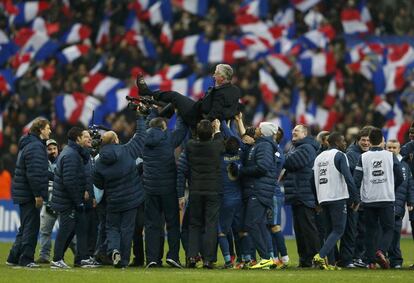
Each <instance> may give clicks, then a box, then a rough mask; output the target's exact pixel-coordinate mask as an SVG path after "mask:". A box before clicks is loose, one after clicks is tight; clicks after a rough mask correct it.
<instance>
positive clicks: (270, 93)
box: [259, 68, 279, 104]
mask: <svg viewBox="0 0 414 283" xmlns="http://www.w3.org/2000/svg"><path fill="white" fill-rule="evenodd" d="M259 87H260V90H261V92H262V97H263V100H264V102H265V103H266V104H270V103H272V102H273V101H274V99H275V97H276V95H277V94H278V93H279V87H278V85H277V84H276V82H275V80H274V79H273V77H272V76H271V75H270V74H269V73H268V72H267V71H266V70H264V69H263V68H262V69H260V70H259Z"/></svg>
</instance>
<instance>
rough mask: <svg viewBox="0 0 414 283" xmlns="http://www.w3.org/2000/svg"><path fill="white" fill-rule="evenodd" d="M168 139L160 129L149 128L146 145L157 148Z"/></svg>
mask: <svg viewBox="0 0 414 283" xmlns="http://www.w3.org/2000/svg"><path fill="white" fill-rule="evenodd" d="M166 138H167V135H166V133H165V132H164V131H163V130H161V129H158V128H149V129H148V130H147V137H146V138H145V145H146V146H149V147H155V146H157V145H159V144H160V143H161V142H163V141H164V140H165V139H166Z"/></svg>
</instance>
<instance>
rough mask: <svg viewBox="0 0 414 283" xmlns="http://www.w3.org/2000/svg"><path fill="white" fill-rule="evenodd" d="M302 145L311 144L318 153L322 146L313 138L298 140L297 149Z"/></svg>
mask: <svg viewBox="0 0 414 283" xmlns="http://www.w3.org/2000/svg"><path fill="white" fill-rule="evenodd" d="M302 144H310V145H311V146H313V147H314V148H315V150H316V151H318V149H319V147H320V144H319V143H318V142H317V141H316V140H315V139H314V138H312V137H305V138H303V139H301V140H298V141H297V142H295V147H298V146H300V145H302Z"/></svg>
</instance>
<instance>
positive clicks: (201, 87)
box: [190, 76, 214, 101]
mask: <svg viewBox="0 0 414 283" xmlns="http://www.w3.org/2000/svg"><path fill="white" fill-rule="evenodd" d="M212 86H214V79H213V78H212V77H210V76H208V77H202V78H198V79H197V80H196V81H195V82H194V84H193V88H192V91H191V94H190V97H191V98H192V99H193V100H195V101H198V100H200V98H202V97H204V94H205V93H206V91H207V90H208V88H209V87H212Z"/></svg>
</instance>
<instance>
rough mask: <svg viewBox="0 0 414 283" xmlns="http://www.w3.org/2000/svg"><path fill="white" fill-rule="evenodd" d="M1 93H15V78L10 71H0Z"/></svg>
mask: <svg viewBox="0 0 414 283" xmlns="http://www.w3.org/2000/svg"><path fill="white" fill-rule="evenodd" d="M0 92H14V77H13V72H12V71H11V70H10V69H3V70H0Z"/></svg>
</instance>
